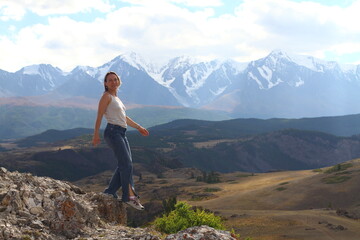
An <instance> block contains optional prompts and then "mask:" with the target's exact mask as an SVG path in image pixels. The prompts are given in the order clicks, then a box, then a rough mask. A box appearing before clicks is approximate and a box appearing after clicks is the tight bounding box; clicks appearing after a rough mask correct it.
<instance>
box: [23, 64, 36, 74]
mask: <svg viewBox="0 0 360 240" xmlns="http://www.w3.org/2000/svg"><path fill="white" fill-rule="evenodd" d="M39 67H40V65H31V66H27V67H24V69H23V74H27V75H40V71H39Z"/></svg>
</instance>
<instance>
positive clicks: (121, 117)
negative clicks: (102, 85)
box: [104, 94, 127, 128]
mask: <svg viewBox="0 0 360 240" xmlns="http://www.w3.org/2000/svg"><path fill="white" fill-rule="evenodd" d="M109 95H110V96H111V101H110V103H109V105H108V106H107V108H106V111H105V114H104V115H105V118H106V120H107V121H108V123H111V124H114V125H119V126H121V127H123V128H126V127H127V124H126V112H125V110H126V108H125V105H124V104H123V103H122V101H121V100H120V98H118V97H115V96H113V95H111V94H109Z"/></svg>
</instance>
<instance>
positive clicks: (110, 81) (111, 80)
mask: <svg viewBox="0 0 360 240" xmlns="http://www.w3.org/2000/svg"><path fill="white" fill-rule="evenodd" d="M104 84H105V86H106V87H107V88H108V89H109V90H116V89H117V88H118V87H119V86H120V84H121V82H120V80H119V79H118V78H117V76H116V75H115V74H109V75H108V76H107V77H106V81H105V83H104Z"/></svg>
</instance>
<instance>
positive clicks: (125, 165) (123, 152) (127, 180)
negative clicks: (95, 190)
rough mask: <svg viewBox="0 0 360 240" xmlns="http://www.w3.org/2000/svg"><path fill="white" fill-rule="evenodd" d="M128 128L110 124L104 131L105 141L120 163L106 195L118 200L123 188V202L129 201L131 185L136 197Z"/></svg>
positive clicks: (106, 190)
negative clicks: (118, 191)
mask: <svg viewBox="0 0 360 240" xmlns="http://www.w3.org/2000/svg"><path fill="white" fill-rule="evenodd" d="M125 133H126V128H123V127H121V126H118V125H114V124H110V123H108V124H107V126H106V128H105V131H104V139H105V142H106V143H107V144H108V146H109V147H110V148H111V149H112V150H113V152H114V154H115V157H116V159H117V161H118V164H117V168H116V169H115V172H114V174H113V176H112V178H111V180H110V183H109V186H108V188H106V189H105V191H104V193H107V194H111V195H113V196H114V197H115V198H117V194H116V192H117V190H119V189H120V187H121V188H122V201H123V202H127V201H129V185H131V187H132V189H133V192H134V194H135V196H137V194H136V193H135V189H134V182H133V165H132V158H131V151H130V146H129V142H128V140H127V138H126V134H125Z"/></svg>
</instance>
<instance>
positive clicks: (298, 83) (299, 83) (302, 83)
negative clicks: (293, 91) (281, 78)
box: [295, 78, 305, 87]
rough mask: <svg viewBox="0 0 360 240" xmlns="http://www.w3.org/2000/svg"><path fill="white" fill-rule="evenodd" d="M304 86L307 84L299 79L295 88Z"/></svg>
mask: <svg viewBox="0 0 360 240" xmlns="http://www.w3.org/2000/svg"><path fill="white" fill-rule="evenodd" d="M304 84H305V82H304V80H302V79H301V78H299V80H298V81H297V82H296V83H295V87H300V86H302V85H304Z"/></svg>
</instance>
